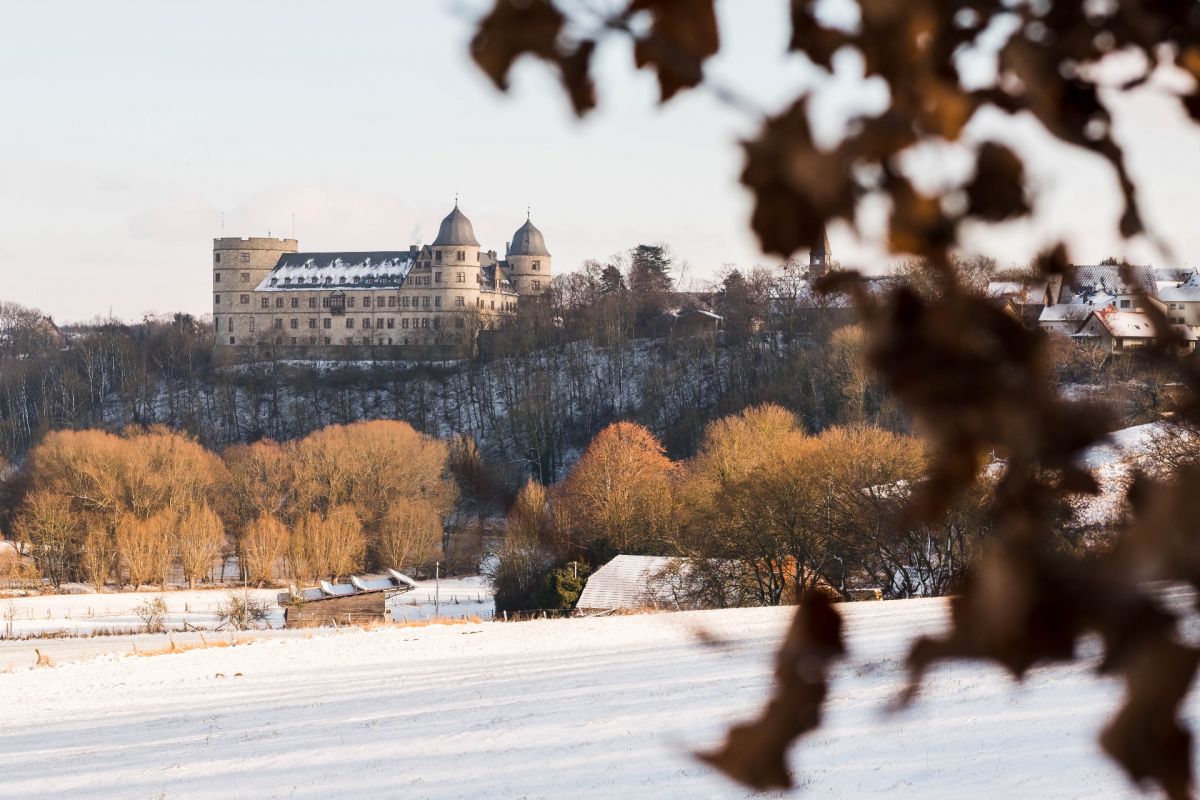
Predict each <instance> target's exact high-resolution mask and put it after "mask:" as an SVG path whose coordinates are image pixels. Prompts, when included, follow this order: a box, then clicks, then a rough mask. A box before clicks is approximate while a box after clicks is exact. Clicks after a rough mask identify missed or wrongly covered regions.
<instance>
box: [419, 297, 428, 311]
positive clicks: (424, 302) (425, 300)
mask: <svg viewBox="0 0 1200 800" xmlns="http://www.w3.org/2000/svg"><path fill="white" fill-rule="evenodd" d="M421 305H422V306H424V307H425V308H429V295H425V296H424V297H422V298H421Z"/></svg>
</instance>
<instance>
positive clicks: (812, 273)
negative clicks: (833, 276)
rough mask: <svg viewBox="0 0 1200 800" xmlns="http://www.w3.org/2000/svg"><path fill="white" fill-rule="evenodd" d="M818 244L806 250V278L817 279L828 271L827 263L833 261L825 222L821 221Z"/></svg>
mask: <svg viewBox="0 0 1200 800" xmlns="http://www.w3.org/2000/svg"><path fill="white" fill-rule="evenodd" d="M820 242H821V243H820V244H819V245H817V246H816V247H814V248H812V249H811V250H809V251H808V279H809V280H810V281H817V280H819V279H820V278H821V277H822V276H824V275H825V273H826V272H828V271H829V264H830V262H831V261H833V253H832V252H831V251H830V249H829V233H828V232H827V231H826V230H825V223H821V238H820Z"/></svg>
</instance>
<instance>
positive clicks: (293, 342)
mask: <svg viewBox="0 0 1200 800" xmlns="http://www.w3.org/2000/svg"><path fill="white" fill-rule="evenodd" d="M295 343H296V337H295V336H293V337H292V344H295Z"/></svg>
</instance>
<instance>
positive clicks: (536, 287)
mask: <svg viewBox="0 0 1200 800" xmlns="http://www.w3.org/2000/svg"><path fill="white" fill-rule="evenodd" d="M541 288H542V282H541V281H534V282H533V290H534V291H535V292H536V291H539V290H540V289H541Z"/></svg>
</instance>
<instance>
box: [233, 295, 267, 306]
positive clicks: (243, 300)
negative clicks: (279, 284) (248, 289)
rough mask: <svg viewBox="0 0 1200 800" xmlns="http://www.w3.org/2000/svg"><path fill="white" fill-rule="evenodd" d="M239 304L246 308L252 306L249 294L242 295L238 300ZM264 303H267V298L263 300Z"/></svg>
mask: <svg viewBox="0 0 1200 800" xmlns="http://www.w3.org/2000/svg"><path fill="white" fill-rule="evenodd" d="M238 302H239V303H241V304H242V305H244V306H248V305H250V295H248V294H244V295H242V296H241V297H239V298H238ZM263 302H266V298H263Z"/></svg>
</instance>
